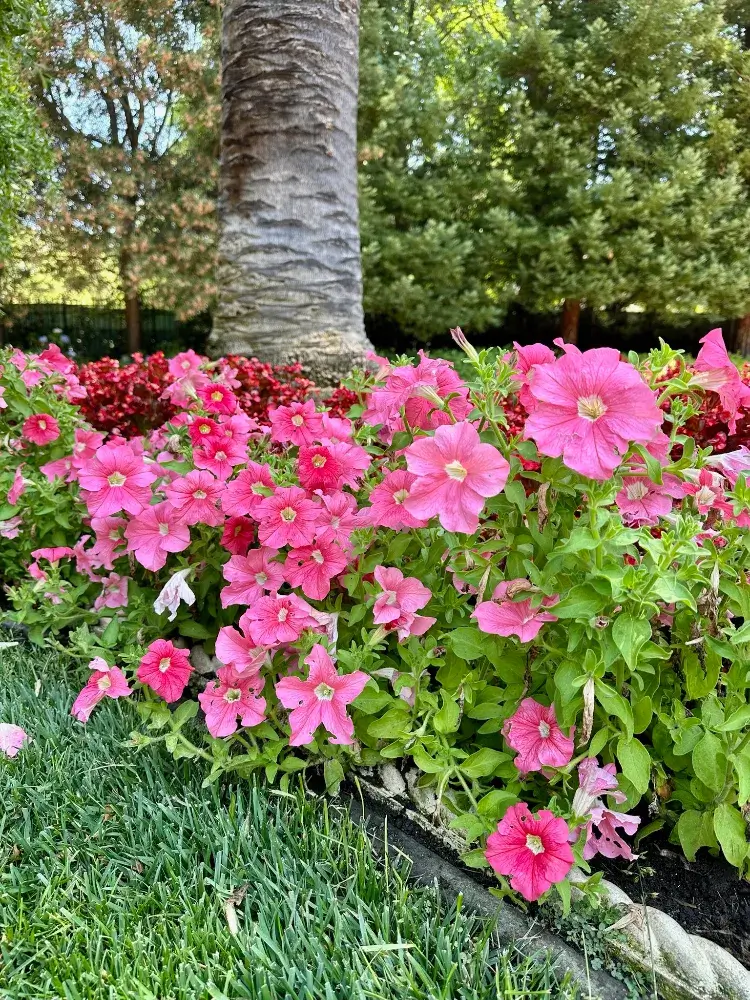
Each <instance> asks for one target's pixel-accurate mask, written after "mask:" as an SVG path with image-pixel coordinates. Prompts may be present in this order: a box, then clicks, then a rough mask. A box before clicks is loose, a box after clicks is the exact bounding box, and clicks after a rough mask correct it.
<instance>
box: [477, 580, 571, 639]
mask: <svg viewBox="0 0 750 1000" xmlns="http://www.w3.org/2000/svg"><path fill="white" fill-rule="evenodd" d="M519 583H522V584H523V583H526V581H525V580H506V581H503V583H500V584H498V586H497V587H496V588H495V591H494V593H493V595H492V600H491V601H482V602H481V604H477V606H476V608H475V609H474V613H473V614H472V616H471V617H472V618H476V620H477V624H478V625H479V628H480V629H481V630H482V632H486V633H487V634H488V635H504V636H510V635H516V636H518V638H519V639H520V640H521V642H531V640H532V639H536V637H537V635H538V634H539V630H540V629H541V627H542V625H544V623H545V622H556V621H557V618H556V617H555V616H554V615H552V614H550V613H549V611H545V610H544V609H545V608H547V607H550V606H551V605H555V604H557V602H558V600H559V598H558V595H557V594H555V595H554V596H553V597H545V598H543V599H542V603H541V605H540V606H538V607H536V608H534V607H532V606H531V598H530V597H529V598H527V599H526V600H524V601H514V600H511V599H507V600H506V595H507V593H508V589H509V588H510V589H511V592H512V589H513V585H514V584H519Z"/></svg>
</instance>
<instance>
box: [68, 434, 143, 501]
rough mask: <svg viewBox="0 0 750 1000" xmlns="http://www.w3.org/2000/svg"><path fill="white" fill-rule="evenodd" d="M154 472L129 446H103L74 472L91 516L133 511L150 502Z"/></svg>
mask: <svg viewBox="0 0 750 1000" xmlns="http://www.w3.org/2000/svg"><path fill="white" fill-rule="evenodd" d="M155 479H156V474H155V473H154V471H153V470H152V469H150V468H149V467H148V466H147V465H146V464H145V462H144V461H143V458H142V457H141V456H140V455H138V454H136V452H135V451H134V450H133V447H132V445H129V444H118V445H109V444H107V445H103V446H102V447H101V448H97V450H96V454H95V455H94V457H93V458H92V459H90V460H89V461H88V462H86V464H85V465H84V466H82V468H81V471H80V472H79V474H78V482H79V484H80V486H81V489H82V490H83V491H84V496H83V498H84V501H85V503H86V506H87V507H88V509H89V513H90V514H91V515H92V516H94V517H107V516H108V515H109V514H117V513H119V511H121V510H124V511H126V512H127V513H128V514H137V513H138V512H139V511H140V510H142V509H143V508H144V507H147V506H148V505H149V503H150V502H151V489H150V487H151V484H152V483H153V481H154V480H155Z"/></svg>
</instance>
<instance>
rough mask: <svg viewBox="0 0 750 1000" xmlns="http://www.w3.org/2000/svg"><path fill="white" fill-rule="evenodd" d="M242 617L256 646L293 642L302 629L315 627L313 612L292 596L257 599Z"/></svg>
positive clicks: (276, 595)
mask: <svg viewBox="0 0 750 1000" xmlns="http://www.w3.org/2000/svg"><path fill="white" fill-rule="evenodd" d="M243 617H247V622H248V626H247V627H248V628H249V629H250V637H251V638H252V640H253V642H254V643H255V644H256V645H258V646H268V647H273V646H281V645H283V644H284V643H287V642H296V641H297V640H298V639H299V637H300V636H301V635H302V633H303V632H304V631H305V629H307V628H315V626H316V625H317V622H316V620H315V618H314V617H313V609H312V608H311V607H310V605H309V604H308V603H307V601H303V600H302V598H301V597H297V595H296V594H290V595H289V596H280V595H279V594H274V595H273V596H268V597H261V598H260V599H259V600H257V601H256V602H255V603H254V604H253V605H252V606H251V607H249V608H248V610H247V612H246V615H243Z"/></svg>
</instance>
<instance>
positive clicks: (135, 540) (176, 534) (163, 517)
mask: <svg viewBox="0 0 750 1000" xmlns="http://www.w3.org/2000/svg"><path fill="white" fill-rule="evenodd" d="M125 537H126V538H127V540H128V552H133V553H135V558H136V559H137V560H138V562H139V563H140V564H141V566H145V568H146V569H150V570H151V571H152V572H156V571H157V570H160V569H161V568H162V567H163V566H165V565H166V562H167V555H168V554H169V553H170V552H182V550H183V549H186V548H187V547H188V545H189V544H190V528H188V526H187V525H186V524H183V523H182V521H180V520H179V518H178V517H177V513H176V511H175V509H174V507H173V506H172V504H171V503H168V502H166V501H165V502H164V503H158V504H154V505H153V506H151V507H144V508H143V510H142V511H140V513H138V514H136V515H135V517H134V518H133V519H132V520H131V521H130V523H129V524H128V526H127V528H126V529H125Z"/></svg>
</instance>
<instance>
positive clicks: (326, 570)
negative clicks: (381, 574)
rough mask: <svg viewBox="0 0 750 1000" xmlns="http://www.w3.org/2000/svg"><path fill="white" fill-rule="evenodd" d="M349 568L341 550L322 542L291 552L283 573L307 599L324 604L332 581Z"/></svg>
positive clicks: (332, 544) (330, 543)
mask: <svg viewBox="0 0 750 1000" xmlns="http://www.w3.org/2000/svg"><path fill="white" fill-rule="evenodd" d="M346 566H347V558H346V556H345V555H344V553H343V551H342V550H341V548H340V547H339V546H338V545H337V544H336V543H335V542H323V541H321V540H320V539H319V540H318V541H316V542H315V543H314V544H313V545H303V546H302V547H300V548H297V549H291V551H290V552H289V555H288V556H287V560H286V563H285V564H284V572H285V574H286V579H287V581H288V583H289V584H291V586H292V587H299V588H300V589H301V590H302V593H303V594H304V595H305V597H309V598H310V599H311V600H313V601H322V600H323V598H324V597H326V596H327V595H328V593H329V592H330V590H331V580H332V579H333V578H334V577H335V576H338V575H339V574H340V573H343V572H344V570H345V569H346ZM376 572H377V570H376Z"/></svg>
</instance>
